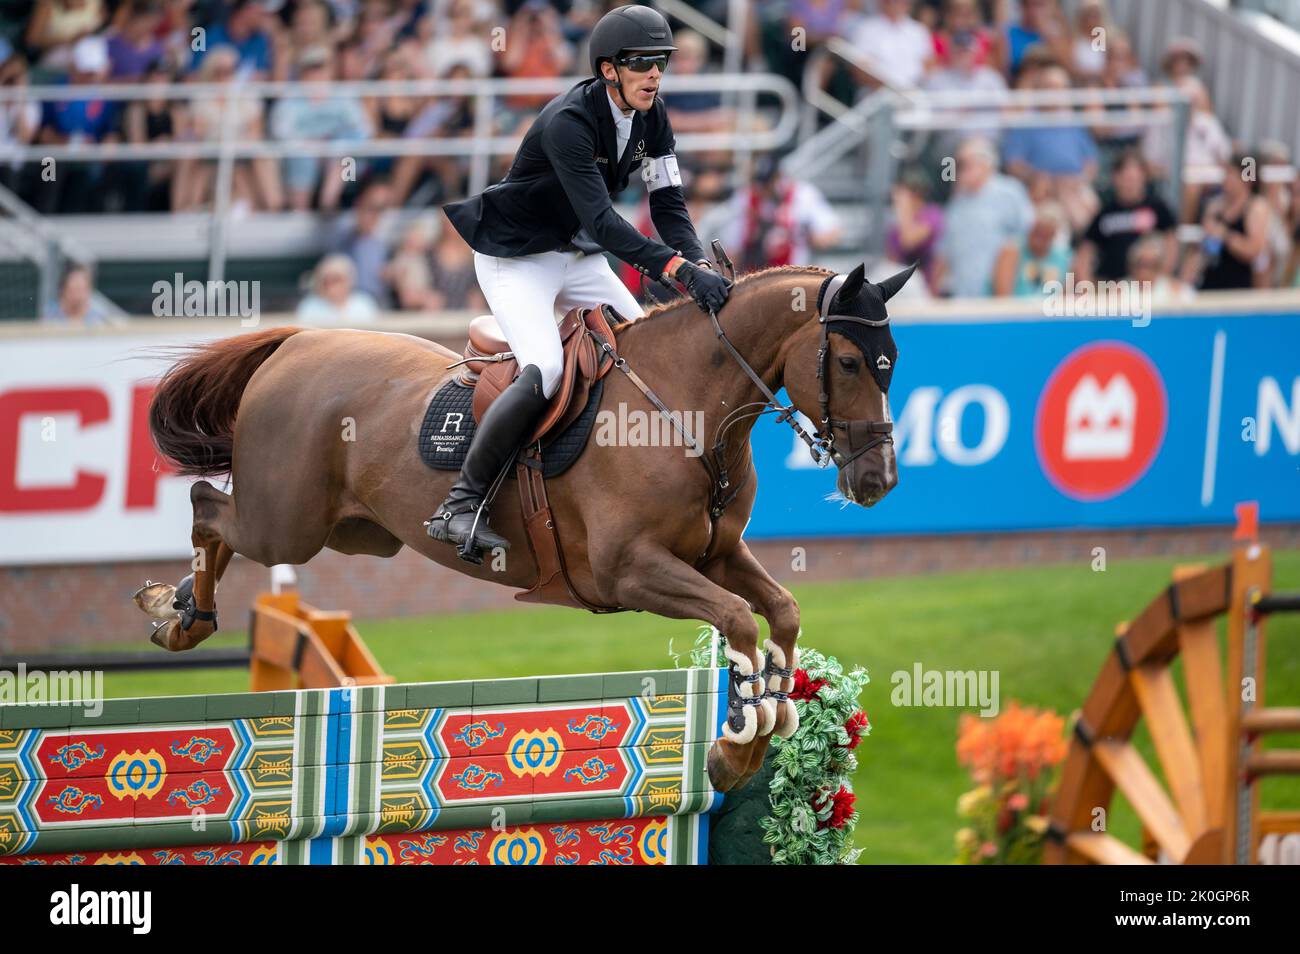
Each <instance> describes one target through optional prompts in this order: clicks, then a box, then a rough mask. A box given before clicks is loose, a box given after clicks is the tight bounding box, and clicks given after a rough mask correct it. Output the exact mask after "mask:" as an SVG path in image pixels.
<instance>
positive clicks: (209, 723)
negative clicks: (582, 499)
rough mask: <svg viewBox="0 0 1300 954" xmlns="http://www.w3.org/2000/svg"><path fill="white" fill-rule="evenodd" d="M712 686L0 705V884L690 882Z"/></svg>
mask: <svg viewBox="0 0 1300 954" xmlns="http://www.w3.org/2000/svg"><path fill="white" fill-rule="evenodd" d="M725 674H726V670H721V669H720V670H708V669H680V670H665V671H652V672H633V673H609V674H597V675H585V676H556V677H539V678H524V679H497V680H487V681H466V682H445V683H422V684H408V685H372V686H349V687H344V688H336V689H304V690H288V691H271V692H257V693H245V694H237V695H210V696H180V697H172V698H147V699H125V700H110V701H106V702H104V703H103V711H102V712H101V713H99V714H98V715H97V716H93V717H92V716H91V715H90V714H89V713H88V712H87V711H85V710H84V709H83V707H81V706H79V705H8V706H0V864H105V863H109V864H145V865H156V864H242V865H251V864H473V863H478V864H589V863H590V864H601V863H605V864H702V863H705V862H706V860H707V843H708V815H707V814H706V813H707V812H708V811H709V810H710V809H712V808H715V807H716V806H717V805H718V804H719V803H720V801H721V795H720V794H718V793H717V792H715V791H714V790H713V789H712V787H711V786H710V784H709V781H708V774H707V772H706V770H705V757H706V753H707V751H708V747H709V745H710V743H711V742H712V740H713V739H714V738H716V736H717V735H718V733H719V731H720V723H721V719H722V718H723V716H724V713H725V705H726V697H725V692H726V689H725V682H724V679H725Z"/></svg>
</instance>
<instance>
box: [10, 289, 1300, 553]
mask: <svg viewBox="0 0 1300 954" xmlns="http://www.w3.org/2000/svg"><path fill="white" fill-rule="evenodd" d="M895 338H896V340H897V342H898V348H899V358H898V366H897V371H896V373H895V375H894V379H893V388H892V391H891V394H890V405H891V408H892V413H893V417H894V421H895V435H894V438H895V449H896V452H897V456H898V470H899V484H898V486H897V487H896V488H895V489H894V491H893V492H892V493H891V494H890V495H889V496H888V497H886V498H885V499H884V500H883V501H881V502H880V503H879V504H877V505H876V506H875V507H874V508H872V509H870V510H864V509H862V508H860V507H857V506H845V505H844V504H843V502H842V501H839V500H836V499H833V498H834V494H835V474H834V471H833V469H830V470H819V469H818V468H817V467H816V466H815V465H814V464H813V462H812V460H811V458H810V456H809V454H808V451H807V449H806V448H805V447H804V445H803V444H802V443H800V442H798V440H797V439H796V438H795V437H794V436H793V435H792V434H791V432H790V431H789V429H788V428H786V427H785V426H783V425H779V424H776V423H775V422H774V421H772V420H771V418H770V417H769V418H765V419H763V420H762V421H761V422H760V423H759V425H758V426H757V427H756V428H755V430H754V455H755V462H756V464H757V467H758V471H759V492H758V499H757V502H756V504H755V508H754V513H753V519H752V520H751V522H750V526H749V529H748V535H749V536H751V537H769V538H771V537H806V536H810V535H814V536H831V535H837V536H838V535H857V534H899V533H947V532H987V531H1002V530H1041V529H1051V528H1071V527H1144V526H1177V525H1187V524H1214V523H1223V524H1227V523H1231V522H1232V520H1233V504H1234V503H1236V502H1238V501H1242V500H1258V501H1259V502H1260V513H1261V516H1262V518H1263V519H1264V520H1266V521H1295V520H1300V315H1297V314H1233V315H1196V316H1185V317H1158V318H1156V319H1155V320H1154V321H1152V322H1151V323H1150V324H1149V325H1146V326H1144V327H1143V326H1138V325H1135V324H1133V323H1131V322H1129V321H1127V320H1070V319H1035V320H1010V319H1008V320H1003V321H999V320H981V321H979V322H973V321H952V322H948V321H945V322H939V321H909V322H901V321H900V322H898V323H897V324H896V327H895ZM198 340H201V336H199V335H191V336H189V337H187V338H185V339H182V340H173V341H170V342H167V343H169V344H179V343H184V342H186V341H198ZM158 345H159V339H158V338H157V337H156V336H149V337H147V336H143V335H141V336H138V337H137V336H93V337H81V338H70V337H64V336H59V337H49V338H44V337H40V338H22V339H11V340H8V341H5V342H4V343H3V344H0V353H2V354H3V360H2V361H0V564H4V565H24V564H40V563H86V562H104V561H118V560H130V559H146V558H160V557H166V558H171V557H184V556H186V555H187V554H188V553H189V546H188V530H189V526H190V504H189V494H188V488H189V483H190V481H188V480H185V479H180V478H177V477H175V476H172V475H170V474H169V473H168V471H167V468H166V467H165V466H162V465H160V463H159V462H158V461H157V459H156V457H155V454H154V450H153V447H152V444H151V442H150V439H149V433H148V420H147V409H148V403H149V397H150V393H151V389H152V382H153V381H154V380H156V378H157V377H158V375H160V374H161V373H162V371H163V370H164V369H165V368H166V367H167V366H168V364H169V363H170V361H171V360H172V359H171V357H169V356H167V355H165V354H161V353H158V352H157V350H156V349H157V346H158ZM828 498H830V499H828Z"/></svg>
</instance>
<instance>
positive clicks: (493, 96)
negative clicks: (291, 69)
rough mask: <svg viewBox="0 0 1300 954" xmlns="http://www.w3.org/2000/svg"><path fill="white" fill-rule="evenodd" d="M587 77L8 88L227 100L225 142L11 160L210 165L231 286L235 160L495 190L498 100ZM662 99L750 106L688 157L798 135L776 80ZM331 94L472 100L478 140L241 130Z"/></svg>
mask: <svg viewBox="0 0 1300 954" xmlns="http://www.w3.org/2000/svg"><path fill="white" fill-rule="evenodd" d="M584 78H585V77H580V76H573V77H555V78H526V79H510V78H507V79H462V80H448V79H421V80H373V81H366V82H329V83H297V82H273V81H265V82H231V83H183V84H176V85H172V86H162V87H160V86H155V85H151V84H124V83H116V84H107V83H106V84H98V85H82V86H76V85H59V86H28V87H0V103H4V102H15V101H17V102H38V103H43V102H52V101H70V100H87V99H103V100H109V101H116V102H130V101H141V100H152V99H165V100H178V101H190V102H196V101H204V100H208V101H213V100H215V101H218V102H219V103H220V106H221V112H220V113H219V122H218V127H219V130H220V132H219V135H218V136H217V137H216V138H214V139H211V140H205V141H183V140H182V141H171V142H156V143H89V142H78V143H67V144H60V145H53V144H39V145H14V146H10V147H7V151H6V157H7V158H9V159H11V160H16V161H23V162H34V161H43V160H50V159H52V160H54V161H56V162H127V161H155V160H172V159H204V160H213V161H216V163H217V174H216V182H215V188H214V198H213V205H212V214H211V218H210V256H209V271H208V278H209V279H210V280H213V281H221V280H223V279H224V271H225V256H226V220H227V218H228V212H229V209H230V191H231V183H232V178H233V169H234V163H235V162H237V161H240V160H245V159H258V158H271V159H284V158H291V157H320V158H340V157H352V158H358V159H360V158H368V157H388V156H452V157H462V158H466V159H468V160H469V163H470V175H469V187H470V191H471V193H476V192H480V191H482V190H483V189H484V188H486V187H487V185H488V184H489V183H488V180H489V176H490V172H491V160H492V159H493V157H496V156H509V155H513V154H514V152H515V150H516V149H517V148H518V146H519V143H520V141H521V139H522V134H521V135H498V134H497V132H496V130H495V129H494V128H493V124H494V115H495V112H496V109H497V107H496V102H497V100H498V98H499V97H506V96H515V95H527V94H536V95H547V96H553V95H555V94H556V93H560V92H563V91H565V90H567V89H569V88H570V87H571V86H573V85H574V84H575V83H578V82H580V81H582V80H583V79H584ZM663 92H664V93H665V94H666V95H669V96H671V95H672V94H673V93H686V92H719V93H723V94H727V93H735V94H738V96H739V99H740V102H742V103H744V104H746V105H745V108H744V109H741V110H739V111H737V113H736V125H735V127H734V128H732V129H730V130H726V131H720V132H711V133H683V134H682V135H680V136H678V137H677V151H678V152H679V153H688V152H698V151H704V150H731V151H733V152H735V153H737V154H738V159H740V160H745V159H747V158H748V157H749V156H750V155H752V154H753V153H754V152H761V151H767V150H772V149H776V148H778V147H780V146H782V145H784V144H785V143H787V142H788V141H789V140H791V139H792V138H794V136H795V134H796V131H797V127H798V122H799V92H798V90H797V89H795V87H794V85H793V84H792V83H791V82H790V81H789V80H787V79H785V78H784V77H782V76H778V75H776V74H772V73H749V74H738V73H723V74H700V75H694V76H685V75H683V76H672V75H671V74H669V75H668V76H666V77H665V82H664V86H663ZM299 96H301V97H312V96H315V97H329V98H355V99H357V100H366V99H374V98H376V97H383V96H411V97H448V98H455V97H465V98H468V99H472V101H473V116H474V125H473V129H472V134H471V135H468V136H456V137H439V136H427V137H398V138H386V139H373V138H363V139H356V138H348V139H332V140H318V139H311V140H306V139H274V138H270V139H268V138H258V139H250V138H241V136H240V135H239V131H238V130H237V129H236V128H235V123H236V120H237V119H238V117H239V112H238V110H237V109H236V108H234V107H235V106H236V105H238V104H241V103H243V102H246V101H247V100H249V99H253V100H256V101H258V102H259V103H263V104H264V102H265V101H266V100H269V99H280V100H282V99H284V98H285V97H299ZM759 96H767V97H769V98H770V99H772V100H774V101H775V113H776V120H775V122H774V123H773V124H772V125H771V126H770V127H769V128H766V129H759V128H757V124H756V123H755V122H753V121H752V120H753V119H754V118H755V117H756V114H757V98H758V97H759Z"/></svg>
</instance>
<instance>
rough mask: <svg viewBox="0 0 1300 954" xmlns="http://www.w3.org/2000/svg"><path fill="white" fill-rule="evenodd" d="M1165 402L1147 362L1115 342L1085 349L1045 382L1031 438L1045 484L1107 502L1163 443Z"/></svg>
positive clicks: (1141, 471)
mask: <svg viewBox="0 0 1300 954" xmlns="http://www.w3.org/2000/svg"><path fill="white" fill-rule="evenodd" d="M1167 416H1168V401H1167V400H1166V398H1165V387H1164V383H1163V382H1162V381H1161V379H1160V374H1159V372H1158V371H1157V370H1156V369H1155V366H1154V365H1152V363H1151V362H1150V361H1149V360H1148V359H1147V357H1146V355H1144V354H1142V352H1140V351H1138V350H1137V349H1135V348H1131V347H1129V346H1128V345H1126V344H1123V343H1121V342H1118V341H1104V342H1099V343H1097V344H1091V345H1087V346H1085V347H1083V348H1080V349H1079V350H1078V351H1075V352H1074V353H1073V354H1071V355H1070V356H1069V357H1067V358H1066V359H1065V360H1064V361H1062V362H1061V364H1060V365H1059V366H1058V367H1057V369H1056V370H1055V371H1054V372H1053V373H1052V376H1051V378H1050V379H1048V382H1047V386H1046V387H1045V388H1044V389H1043V395H1042V397H1041V399H1040V400H1039V402H1038V414H1037V418H1036V419H1035V421H1034V439H1035V443H1036V446H1037V449H1038V460H1039V463H1040V464H1041V465H1042V468H1043V473H1045V474H1046V475H1047V478H1048V480H1050V481H1051V482H1052V484H1053V485H1055V487H1056V488H1057V489H1058V490H1059V491H1061V493H1063V494H1065V495H1066V496H1069V497H1073V498H1075V499H1076V500H1105V499H1107V498H1110V497H1114V496H1115V495H1117V494H1119V493H1121V492H1123V491H1124V490H1127V489H1128V488H1129V487H1131V486H1133V484H1134V483H1136V482H1137V480H1138V479H1139V478H1140V477H1141V476H1142V475H1143V474H1145V473H1146V471H1147V468H1148V467H1150V466H1151V462H1152V461H1153V460H1154V459H1155V456H1156V453H1157V452H1158V451H1159V450H1160V444H1161V442H1162V441H1163V440H1164V436H1165V424H1166V421H1167Z"/></svg>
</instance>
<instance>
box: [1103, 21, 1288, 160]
mask: <svg viewBox="0 0 1300 954" xmlns="http://www.w3.org/2000/svg"><path fill="white" fill-rule="evenodd" d="M1108 5H1109V8H1110V11H1111V15H1112V17H1113V18H1114V19H1115V21H1116V23H1118V24H1119V25H1120V26H1121V27H1123V29H1124V30H1125V31H1126V32H1127V33H1128V34H1129V36H1130V37H1132V40H1133V45H1134V49H1135V50H1136V52H1137V54H1138V58H1139V60H1140V61H1141V62H1142V64H1143V66H1144V67H1145V68H1146V70H1147V72H1148V74H1150V75H1151V76H1152V78H1153V79H1154V78H1156V77H1158V76H1159V66H1160V59H1161V57H1162V55H1163V53H1164V49H1165V46H1166V44H1168V42H1169V41H1170V39H1172V38H1173V37H1175V36H1187V37H1191V38H1192V39H1193V40H1195V41H1196V42H1197V43H1198V44H1199V45H1200V47H1201V50H1202V52H1203V54H1204V63H1203V65H1202V68H1201V71H1200V75H1201V77H1202V78H1203V79H1204V80H1205V83H1206V86H1207V87H1208V89H1209V91H1210V98H1211V100H1212V101H1213V104H1214V111H1215V113H1216V114H1217V115H1218V116H1220V117H1221V118H1222V119H1223V122H1224V125H1225V126H1226V127H1227V128H1228V131H1229V132H1230V133H1232V135H1233V136H1234V137H1235V138H1237V139H1240V140H1241V141H1243V142H1245V143H1247V144H1250V145H1252V146H1253V145H1254V144H1256V143H1258V141H1259V140H1261V139H1266V138H1267V139H1276V140H1278V141H1280V142H1282V143H1285V144H1286V146H1287V147H1288V148H1289V149H1290V150H1291V152H1292V155H1300V110H1297V109H1296V106H1295V101H1294V100H1293V99H1292V96H1293V95H1294V91H1295V89H1296V88H1297V87H1300V51H1298V50H1297V49H1295V48H1294V47H1292V46H1289V45H1285V44H1283V43H1280V42H1278V41H1277V40H1276V39H1274V38H1271V37H1269V36H1266V35H1265V34H1264V33H1262V32H1261V30H1260V29H1259V27H1258V24H1257V23H1256V22H1255V21H1254V20H1253V19H1252V17H1251V16H1250V15H1249V14H1248V13H1246V12H1244V11H1241V10H1238V9H1231V10H1230V9H1227V8H1226V6H1227V5H1226V3H1224V2H1210V0H1109V4H1108ZM1256 16H1258V15H1256Z"/></svg>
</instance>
